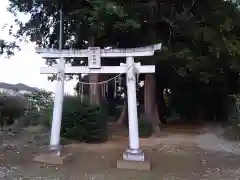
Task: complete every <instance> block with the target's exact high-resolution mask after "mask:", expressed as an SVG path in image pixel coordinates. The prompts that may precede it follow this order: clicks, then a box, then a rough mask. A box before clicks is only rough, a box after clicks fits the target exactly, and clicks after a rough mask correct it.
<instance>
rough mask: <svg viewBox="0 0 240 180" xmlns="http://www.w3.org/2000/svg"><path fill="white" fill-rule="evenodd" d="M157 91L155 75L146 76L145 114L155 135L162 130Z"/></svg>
mask: <svg viewBox="0 0 240 180" xmlns="http://www.w3.org/2000/svg"><path fill="white" fill-rule="evenodd" d="M155 91H156V85H155V75H154V74H146V75H145V82H144V112H145V115H146V116H147V117H148V119H149V120H150V121H151V123H152V126H153V130H154V133H158V132H159V131H160V129H159V118H158V113H157V108H156V97H155V93H156V92H155Z"/></svg>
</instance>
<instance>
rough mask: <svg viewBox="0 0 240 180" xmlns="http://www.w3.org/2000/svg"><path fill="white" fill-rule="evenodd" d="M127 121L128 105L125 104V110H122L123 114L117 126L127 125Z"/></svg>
mask: <svg viewBox="0 0 240 180" xmlns="http://www.w3.org/2000/svg"><path fill="white" fill-rule="evenodd" d="M126 119H127V104H126V103H124V105H123V109H122V113H121V115H120V117H119V119H118V121H117V124H118V125H122V124H125V122H126Z"/></svg>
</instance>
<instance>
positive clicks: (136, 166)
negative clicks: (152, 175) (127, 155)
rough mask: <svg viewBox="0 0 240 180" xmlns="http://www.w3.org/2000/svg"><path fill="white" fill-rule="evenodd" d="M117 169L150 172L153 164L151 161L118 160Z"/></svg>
mask: <svg viewBox="0 0 240 180" xmlns="http://www.w3.org/2000/svg"><path fill="white" fill-rule="evenodd" d="M117 168H118V169H126V170H136V171H149V170H151V164H150V162H149V161H129V160H118V161H117Z"/></svg>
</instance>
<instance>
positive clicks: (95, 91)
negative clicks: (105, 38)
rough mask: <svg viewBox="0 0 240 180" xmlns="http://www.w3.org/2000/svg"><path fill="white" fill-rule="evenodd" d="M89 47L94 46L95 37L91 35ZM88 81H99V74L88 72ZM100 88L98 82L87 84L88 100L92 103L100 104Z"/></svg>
mask: <svg viewBox="0 0 240 180" xmlns="http://www.w3.org/2000/svg"><path fill="white" fill-rule="evenodd" d="M88 43H89V47H91V46H95V38H94V37H93V36H92V37H91V38H90V39H89V41H88ZM88 76H89V83H97V82H99V74H89V75H88ZM99 90H100V88H99V85H98V84H90V85H89V101H90V103H92V104H98V105H99V104H100V91H99Z"/></svg>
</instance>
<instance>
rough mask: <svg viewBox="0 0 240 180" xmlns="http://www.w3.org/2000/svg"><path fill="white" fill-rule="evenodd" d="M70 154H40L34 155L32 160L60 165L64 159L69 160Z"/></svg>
mask: <svg viewBox="0 0 240 180" xmlns="http://www.w3.org/2000/svg"><path fill="white" fill-rule="evenodd" d="M71 156H72V154H71V153H68V154H65V155H63V156H58V155H57V154H51V153H50V154H41V155H38V156H36V157H35V158H34V159H33V161H34V162H37V163H41V164H50V165H62V164H64V163H65V162H66V161H70V159H71Z"/></svg>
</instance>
